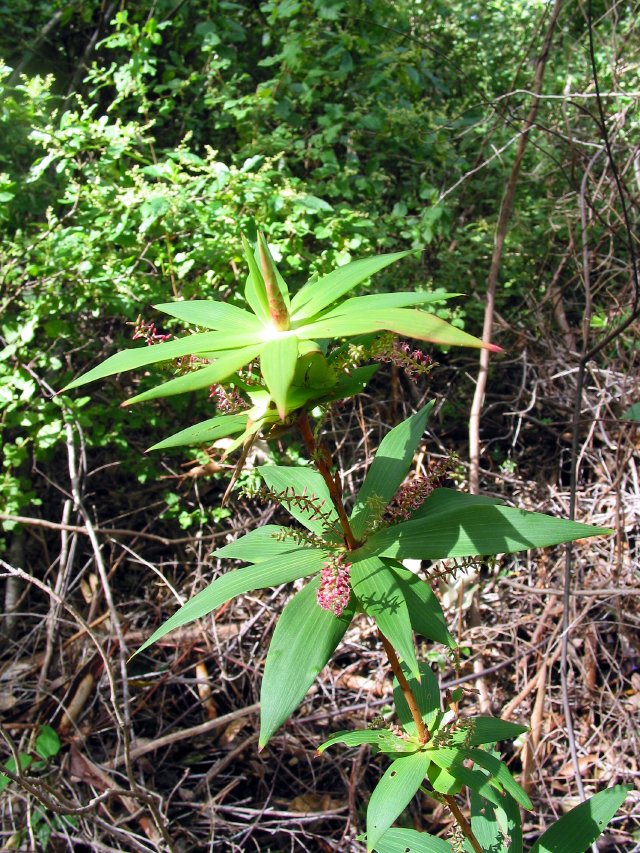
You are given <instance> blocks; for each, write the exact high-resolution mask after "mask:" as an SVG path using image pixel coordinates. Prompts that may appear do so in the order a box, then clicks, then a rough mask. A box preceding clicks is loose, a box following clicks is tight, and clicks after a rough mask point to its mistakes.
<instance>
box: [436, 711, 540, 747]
mask: <svg viewBox="0 0 640 853" xmlns="http://www.w3.org/2000/svg"><path fill="white" fill-rule="evenodd" d="M459 722H461V723H464V725H463V726H462V727H461V728H459V729H453V730H452V733H451V743H452V744H453V745H454V746H458V745H461V744H465V745H466V746H482V744H485V743H497V742H498V741H501V740H512V739H513V738H517V737H518V736H519V735H521V734H523V733H524V732H526V731H528V728H527V727H526V726H519V725H518V724H517V723H510V722H509V721H508V720H500V719H498V718H497V717H468V718H466V719H461V720H460V721H459ZM469 731H471V734H469Z"/></svg>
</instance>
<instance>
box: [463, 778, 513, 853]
mask: <svg viewBox="0 0 640 853" xmlns="http://www.w3.org/2000/svg"><path fill="white" fill-rule="evenodd" d="M470 798H471V829H472V830H473V834H474V835H475V837H476V838H477V840H478V843H479V844H480V847H481V848H482V849H483V850H490V851H491V853H522V821H521V819H520V809H519V807H518V804H517V803H516V802H515V800H514V799H513V798H512V797H510V796H509V795H508V794H506V795H505V796H503V797H501V799H500V805H497V806H496V805H494V804H493V803H490V802H488V801H487V800H484V799H483V798H482V797H480V796H479V795H478V794H476V792H475V791H471V792H470ZM464 849H465V851H466V853H473V847H472V846H471V844H470V843H469V842H468V841H466V840H465V845H464Z"/></svg>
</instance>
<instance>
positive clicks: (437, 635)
mask: <svg viewBox="0 0 640 853" xmlns="http://www.w3.org/2000/svg"><path fill="white" fill-rule="evenodd" d="M387 565H388V566H389V569H390V571H392V572H393V574H394V575H395V576H396V578H397V579H398V584H399V585H400V589H401V590H402V594H403V595H404V600H405V601H406V602H407V609H408V610H409V619H410V620H411V627H412V628H413V630H414V631H415V632H416V634H420V636H422V637H426V638H427V639H428V640H433V641H434V642H435V643H442V645H443V646H448V647H449V648H450V649H455V648H456V646H457V643H456V641H455V640H454V639H453V637H452V636H451V634H450V633H449V629H448V628H447V623H446V620H445V618H444V613H443V612H442V606H441V604H440V602H439V601H438V598H437V596H436V595H434V593H433V591H432V589H431V587H430V586H429V584H428V583H426V582H425V581H423V580H422V578H419V577H418V575H416V574H414V573H413V572H410V571H409V569H405V567H404V566H401V565H399V564H397V563H396V564H391V565H390V564H389V563H387Z"/></svg>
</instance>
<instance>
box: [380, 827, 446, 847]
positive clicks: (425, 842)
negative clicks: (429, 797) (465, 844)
mask: <svg viewBox="0 0 640 853" xmlns="http://www.w3.org/2000/svg"><path fill="white" fill-rule="evenodd" d="M374 849H375V851H376V853H453V847H452V846H451V844H449V842H448V841H445V839H444V838H437V837H436V836H435V835H429V833H428V832H417V831H416V830H415V829H396V828H394V829H388V830H387V831H386V832H385V834H384V835H383V836H382V838H381V839H380V840H379V841H378V842H376V845H375V848H374Z"/></svg>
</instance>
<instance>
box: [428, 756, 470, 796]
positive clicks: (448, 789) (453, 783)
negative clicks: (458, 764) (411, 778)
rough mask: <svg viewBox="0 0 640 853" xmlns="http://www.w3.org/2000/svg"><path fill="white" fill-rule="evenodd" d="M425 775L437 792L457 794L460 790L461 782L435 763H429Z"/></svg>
mask: <svg viewBox="0 0 640 853" xmlns="http://www.w3.org/2000/svg"><path fill="white" fill-rule="evenodd" d="M427 777H428V779H429V782H430V783H431V787H432V788H433V790H434V791H437V792H438V793H439V794H459V793H460V791H461V790H462V782H460V780H459V779H456V777H455V776H452V775H451V773H449V771H448V770H443V769H442V767H438V765H437V764H433V763H432V764H430V765H429V769H428V770H427Z"/></svg>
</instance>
